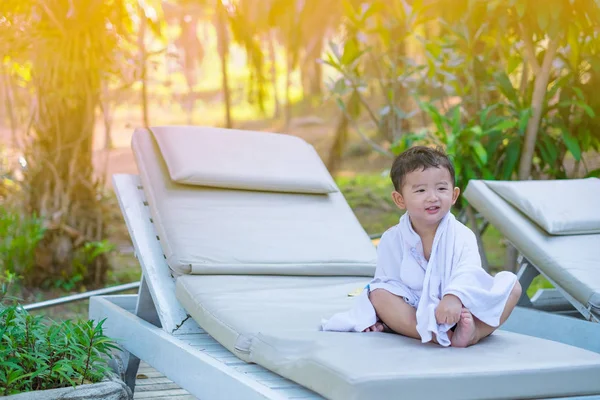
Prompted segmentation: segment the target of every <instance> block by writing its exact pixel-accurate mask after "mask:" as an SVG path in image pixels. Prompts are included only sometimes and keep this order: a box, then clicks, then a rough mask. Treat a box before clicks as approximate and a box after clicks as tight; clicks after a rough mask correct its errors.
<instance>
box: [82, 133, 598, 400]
mask: <svg viewBox="0 0 600 400" xmlns="http://www.w3.org/2000/svg"><path fill="white" fill-rule="evenodd" d="M133 149H134V153H135V156H136V160H137V162H138V167H139V170H140V175H139V177H138V176H132V175H117V176H115V177H114V180H113V181H114V186H115V189H116V192H117V196H118V198H119V202H120V205H121V208H122V210H123V214H124V217H125V220H126V222H127V225H128V228H129V231H130V234H131V236H132V240H133V242H134V246H135V249H136V254H137V256H138V258H139V260H140V264H141V266H142V270H143V278H142V285H141V289H140V293H139V295H138V296H133V297H132V296H107V297H102V298H93V299H92V301H91V303H90V316H91V317H92V318H95V319H100V318H107V321H106V323H105V327H106V329H107V333H108V334H109V335H111V336H113V337H115V338H117V340H118V341H119V342H120V343H121V345H122V346H123V348H124V349H125V350H126V351H127V352H130V353H132V354H133V355H134V356H132V357H130V361H129V363H128V365H129V370H128V377H129V382H130V384H131V382H132V377H134V374H135V370H136V367H137V365H136V363H137V358H141V359H143V360H144V361H146V362H147V363H149V364H150V365H152V366H153V367H154V368H156V369H158V370H159V371H161V372H162V373H164V374H165V375H166V376H167V377H169V378H170V379H172V380H173V381H175V382H176V383H178V384H179V385H180V386H182V387H183V388H185V389H186V390H188V391H190V392H191V393H192V394H194V395H196V396H198V397H199V398H202V399H212V398H221V399H232V398H236V399H237V398H240V399H242V398H243V399H254V398H270V399H285V398H321V397H325V398H331V399H364V398H375V397H378V396H384V397H389V396H390V395H392V394H394V393H397V394H398V395H399V396H400V395H401V397H403V398H433V397H442V396H443V397H444V398H449V399H454V398H455V399H497V398H517V397H519V398H543V397H559V396H567V397H568V396H579V395H594V394H600V380H598V379H597V377H598V376H599V374H600V354H598V352H600V346H595V344H593V343H592V344H588V343H587V341H586V340H582V341H578V340H573V341H572V342H571V343H572V344H575V345H578V346H579V345H580V346H579V347H575V346H572V345H567V344H565V343H559V342H558V341H553V340H547V339H544V338H545V337H548V338H552V337H549V336H546V335H545V331H546V329H545V328H544V327H543V326H541V325H539V324H538V325H536V326H529V325H527V326H525V325H523V326H521V325H520V324H519V323H517V321H516V319H523V320H534V319H535V317H536V316H537V314H535V315H534V313H538V312H537V311H528V310H520V309H519V310H516V311H515V313H514V314H513V317H511V319H510V320H509V321H511V322H512V328H511V329H510V330H511V331H512V332H509V331H508V330H505V331H497V332H496V333H495V334H494V335H493V336H492V337H490V338H488V339H487V340H485V341H483V342H482V343H480V344H478V345H477V346H474V347H470V348H467V349H453V348H449V349H442V348H440V347H439V346H436V345H433V344H429V345H423V344H421V343H420V342H419V341H417V340H414V339H409V338H405V337H401V336H399V335H391V334H384V333H369V334H366V333H365V334H359V333H336V332H320V331H319V330H318V329H319V323H320V320H321V318H326V317H329V316H331V315H332V314H333V313H335V312H337V311H340V310H344V309H348V308H349V307H350V304H351V302H352V301H353V298H352V297H350V296H349V295H348V294H349V293H351V292H354V291H355V290H356V289H357V288H361V287H363V286H364V285H365V283H366V282H368V281H369V277H371V276H372V274H373V272H374V268H375V260H376V252H375V249H374V247H373V245H372V244H371V242H370V240H369V238H368V235H367V234H366V233H365V232H364V230H363V229H362V227H361V226H360V224H359V223H358V221H357V220H356V218H355V216H354V215H353V213H352V211H351V209H350V208H349V207H348V205H347V203H346V202H345V200H344V198H343V196H342V195H341V193H340V192H339V190H338V189H337V187H336V186H335V183H334V182H333V180H332V179H331V177H330V176H329V174H328V173H327V171H326V170H325V169H324V167H323V164H322V162H321V161H320V160H319V159H318V156H317V155H316V153H315V152H314V149H312V147H310V146H309V145H307V144H306V143H305V142H303V141H301V140H300V139H297V138H293V137H290V136H286V135H277V134H267V133H256V132H241V131H232V130H223V129H214V128H197V127H196V128H192V127H160V128H152V130H151V131H147V130H138V131H136V132H135V134H134V137H133ZM569 320H571V319H570V318H566V317H560V316H552V317H551V320H549V323H550V324H552V325H554V326H556V327H560V326H567V324H570V323H571V322H569ZM573 321H574V323H576V324H585V326H584V325H577V326H578V327H581V329H580V331H581V332H586V333H585V334H586V335H593V334H595V332H600V331H596V330H595V327H596V324H592V325H594V328H589V326H588V325H587V324H588V323H587V322H585V321H579V320H573ZM569 326H571V325H569ZM574 326H575V325H574ZM521 327H523V329H524V330H526V331H528V333H530V334H531V335H533V336H530V335H523V334H521V333H519V329H520V328H521ZM569 329H570V328H569ZM556 331H557V332H558V331H560V329H557V330H556ZM536 336H538V337H536ZM552 339H558V340H560V338H552ZM136 356H137V358H136Z"/></svg>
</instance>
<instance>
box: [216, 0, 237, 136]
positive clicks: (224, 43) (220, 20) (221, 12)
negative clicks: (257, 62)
mask: <svg viewBox="0 0 600 400" xmlns="http://www.w3.org/2000/svg"><path fill="white" fill-rule="evenodd" d="M216 4H217V47H218V50H219V58H220V59H221V84H222V88H223V97H224V101H225V127H227V128H231V127H232V126H233V124H232V122H231V92H230V89H229V76H228V69H227V64H228V59H229V39H228V37H227V23H226V14H225V13H226V12H227V10H225V8H224V6H223V3H221V2H220V1H217V3H216Z"/></svg>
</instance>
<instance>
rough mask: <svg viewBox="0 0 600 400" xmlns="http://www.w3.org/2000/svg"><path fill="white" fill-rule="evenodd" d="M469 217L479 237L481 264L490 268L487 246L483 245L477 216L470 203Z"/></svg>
mask: <svg viewBox="0 0 600 400" xmlns="http://www.w3.org/2000/svg"><path fill="white" fill-rule="evenodd" d="M467 217H468V218H469V223H470V224H471V229H472V230H473V232H474V233H475V237H476V239H477V245H478V247H479V255H480V257H481V266H482V267H483V269H484V270H486V271H488V272H489V270H490V265H489V263H488V259H487V256H486V254H485V248H484V247H483V239H482V238H481V231H480V230H479V226H478V225H477V216H476V215H475V210H474V209H473V207H471V206H470V205H467Z"/></svg>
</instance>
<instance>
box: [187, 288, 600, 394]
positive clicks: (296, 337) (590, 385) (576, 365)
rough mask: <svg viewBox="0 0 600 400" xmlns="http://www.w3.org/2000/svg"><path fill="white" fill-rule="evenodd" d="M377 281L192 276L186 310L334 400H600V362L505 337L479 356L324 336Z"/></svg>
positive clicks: (411, 343)
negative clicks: (590, 397) (325, 322)
mask: <svg viewBox="0 0 600 400" xmlns="http://www.w3.org/2000/svg"><path fill="white" fill-rule="evenodd" d="M367 281H368V280H365V279H355V278H339V277H338V278H336V277H333V278H324V277H320V278H319V277H316V278H315V277H269V276H266V277H262V276H249V277H240V276H236V277H229V276H203V277H201V276H182V277H179V278H177V281H176V295H177V298H178V300H179V301H180V302H181V304H182V305H183V306H184V308H185V309H186V310H187V312H189V313H190V315H191V316H192V317H193V318H194V319H195V320H196V321H197V322H198V324H199V325H200V326H201V327H202V328H204V329H205V330H206V331H207V332H208V333H209V334H210V335H211V336H213V337H214V338H215V339H216V340H217V341H219V342H220V343H221V344H223V345H224V346H225V347H226V348H228V349H229V350H231V351H232V352H233V353H234V354H236V355H237V356H238V357H240V358H241V359H243V360H246V361H250V362H254V363H257V364H260V365H262V366H264V367H265V368H267V369H270V370H272V371H274V372H276V373H278V374H280V375H282V376H284V377H286V378H289V379H291V380H293V381H295V382H297V383H299V384H301V385H303V386H306V387H308V388H309V389H312V390H314V391H316V392H317V393H319V394H321V395H323V396H324V397H326V398H329V399H371V398H388V397H390V393H396V394H398V396H399V397H402V398H409V399H410V398H444V399H458V398H460V399H499V398H503V399H507V398H516V397H519V398H523V397H528V398H543V397H554V396H560V395H576V394H587V393H600V380H598V379H597V377H598V376H599V374H600V355H599V354H596V353H593V352H590V351H587V350H583V349H579V348H576V347H572V346H568V345H565V344H561V343H557V342H552V341H548V340H544V339H539V338H534V337H530V336H525V335H520V334H515V333H510V332H502V331H497V332H495V333H494V334H493V335H492V336H491V337H490V338H488V339H486V340H484V341H483V342H481V343H480V344H478V345H477V346H473V347H469V348H466V349H455V348H441V347H440V346H437V345H434V344H425V345H424V344H421V343H420V341H418V340H415V339H409V338H406V337H402V336H399V335H393V334H384V333H347V332H344V333H341V332H322V331H319V330H318V325H319V322H320V319H321V318H326V317H329V316H331V315H332V314H333V313H335V312H337V311H339V310H343V309H348V308H349V307H350V303H351V302H352V301H353V298H351V297H348V293H349V292H351V291H353V289H355V288H357V287H362V286H363V285H364V283H366V282H367Z"/></svg>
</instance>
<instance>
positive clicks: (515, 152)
mask: <svg viewBox="0 0 600 400" xmlns="http://www.w3.org/2000/svg"><path fill="white" fill-rule="evenodd" d="M504 153H505V154H506V158H505V159H504V163H503V165H502V179H504V180H508V179H510V178H511V176H512V174H513V172H514V171H515V168H516V167H517V162H518V161H519V156H520V153H521V148H520V144H519V142H518V141H517V140H513V141H512V142H510V143H509V144H508V146H506V149H505V151H504Z"/></svg>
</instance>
